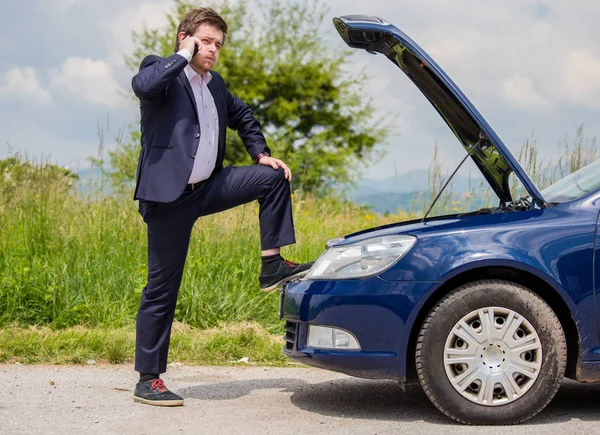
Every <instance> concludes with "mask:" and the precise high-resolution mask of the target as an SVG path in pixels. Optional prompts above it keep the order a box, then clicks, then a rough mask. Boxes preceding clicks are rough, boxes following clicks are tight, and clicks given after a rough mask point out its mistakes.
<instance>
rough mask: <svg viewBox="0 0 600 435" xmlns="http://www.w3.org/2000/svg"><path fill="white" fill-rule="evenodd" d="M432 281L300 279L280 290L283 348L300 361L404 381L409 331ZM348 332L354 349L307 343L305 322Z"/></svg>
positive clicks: (292, 357)
mask: <svg viewBox="0 0 600 435" xmlns="http://www.w3.org/2000/svg"><path fill="white" fill-rule="evenodd" d="M437 284H438V283H432V282H416V281H385V280H382V279H381V278H378V277H372V278H367V279H362V280H340V281H308V280H306V281H300V282H294V283H290V284H288V285H287V286H285V287H284V288H283V290H282V292H281V303H280V317H281V318H283V319H285V320H286V325H285V329H286V333H285V337H284V338H285V347H284V349H283V352H284V353H285V354H286V355H287V356H288V357H290V358H291V359H294V360H296V361H298V362H301V363H303V364H307V365H311V366H315V367H320V368H324V369H327V370H333V371H338V372H342V373H346V374H349V375H352V376H357V377H363V378H372V379H395V380H400V381H402V380H404V377H405V371H406V354H407V347H408V342H409V337H410V332H411V328H412V325H413V323H414V319H415V317H416V314H417V312H418V309H419V307H420V305H421V304H422V302H423V301H424V299H425V296H426V295H427V294H429V293H430V292H431V291H433V290H434V289H435V287H436V286H437ZM311 324H313V325H321V326H331V327H335V328H341V329H345V330H347V331H350V332H351V333H352V334H354V335H355V337H356V338H357V339H358V342H359V344H360V346H361V349H360V350H359V351H356V350H354V351H352V350H337V349H317V348H311V347H309V346H308V344H307V343H308V327H309V325H311Z"/></svg>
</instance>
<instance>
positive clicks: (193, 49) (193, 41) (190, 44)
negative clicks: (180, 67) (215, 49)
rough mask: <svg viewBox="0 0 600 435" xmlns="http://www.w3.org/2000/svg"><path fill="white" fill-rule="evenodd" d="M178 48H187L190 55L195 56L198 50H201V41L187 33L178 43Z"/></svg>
mask: <svg viewBox="0 0 600 435" xmlns="http://www.w3.org/2000/svg"><path fill="white" fill-rule="evenodd" d="M179 47H180V48H187V49H188V50H189V52H190V53H192V57H194V56H196V55H197V54H198V52H199V51H201V50H202V43H201V42H200V40H199V39H198V38H196V37H195V36H192V35H188V36H187V37H186V38H185V39H184V40H182V41H181V42H180V43H179Z"/></svg>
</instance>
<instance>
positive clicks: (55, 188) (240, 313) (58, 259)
mask: <svg viewBox="0 0 600 435" xmlns="http://www.w3.org/2000/svg"><path fill="white" fill-rule="evenodd" d="M2 171H3V173H1V174H0V193H1V194H2V197H1V198H0V199H1V200H0V228H1V232H2V237H0V327H1V326H6V325H8V324H17V325H50V326H51V327H53V328H64V327H68V326H73V325H86V326H92V327H93V326H98V325H111V326H114V327H120V326H124V325H129V324H132V323H133V322H134V319H135V315H136V313H137V307H138V304H139V300H140V295H141V292H142V289H143V287H144V285H145V283H146V279H147V266H146V226H145V224H144V223H143V221H142V219H141V218H140V216H139V214H138V212H137V209H136V203H135V202H134V201H132V200H131V196H130V194H127V195H112V196H103V195H102V191H103V189H102V186H96V188H95V189H91V190H90V189H84V191H86V192H91V193H88V194H86V195H83V194H80V193H78V192H77V191H76V190H74V189H72V188H69V184H72V179H71V178H70V177H69V176H68V175H64V174H61V173H60V170H57V168H56V167H53V166H51V165H39V164H34V163H32V162H29V161H27V160H23V159H19V158H14V159H12V161H11V163H10V164H8V165H5V167H4V168H3V169H2ZM294 217H295V223H296V238H297V240H298V243H296V244H295V245H293V246H290V247H288V248H283V253H284V255H285V256H286V257H288V258H290V259H292V260H294V261H309V260H314V259H315V258H316V257H317V256H318V255H319V254H320V253H321V251H322V250H323V247H324V244H325V241H326V240H327V239H329V238H331V237H337V236H341V235H344V234H346V233H349V232H352V231H355V230H359V229H363V228H365V227H370V226H374V225H377V224H383V223H389V222H392V221H394V220H401V219H403V218H404V217H403V216H400V217H399V216H388V217H385V218H384V217H380V216H377V215H375V214H374V213H371V212H369V211H368V210H367V209H365V208H363V207H358V206H354V205H350V204H343V203H341V202H339V201H336V200H333V199H330V200H321V201H316V200H314V199H312V198H299V197H296V198H294ZM259 272H260V238H259V227H258V205H257V204H256V203H253V204H248V205H245V206H242V207H238V208H236V209H234V210H230V211H227V212H224V213H220V214H218V215H213V216H208V217H204V218H201V219H199V220H198V222H197V223H196V226H195V228H194V231H193V234H192V240H191V244H190V248H189V253H188V259H187V263H186V269H185V273H184V278H183V285H182V288H181V290H180V294H179V300H178V304H177V309H176V319H177V320H178V321H180V322H182V323H186V324H189V325H193V326H196V327H200V328H208V327H213V326H218V325H221V324H224V323H232V322H240V321H256V322H259V323H260V324H262V325H263V326H264V327H266V328H276V327H277V326H278V325H279V323H280V322H279V320H278V318H277V311H278V310H277V308H278V297H277V293H275V294H263V293H260V291H259V286H258V274H259Z"/></svg>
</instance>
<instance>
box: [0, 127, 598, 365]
mask: <svg viewBox="0 0 600 435" xmlns="http://www.w3.org/2000/svg"><path fill="white" fill-rule="evenodd" d="M561 147H562V148H561V150H562V152H561V156H560V158H559V161H558V166H557V165H554V164H552V163H551V162H543V161H541V159H540V158H539V157H538V154H537V144H536V143H535V140H534V139H528V140H527V141H526V142H525V144H524V146H523V148H522V151H521V154H520V159H521V161H522V162H523V165H524V166H525V168H526V170H527V171H528V173H530V174H533V178H534V180H535V181H536V182H538V185H539V186H540V187H544V186H545V185H547V184H549V183H550V182H551V181H554V180H555V179H557V178H560V177H562V176H564V175H566V174H568V173H570V172H571V171H574V170H576V169H578V168H579V167H580V166H582V165H584V164H586V163H589V162H590V161H592V160H594V159H595V158H596V141H595V139H593V140H592V141H589V140H587V139H585V137H584V135H583V127H580V128H579V129H578V130H577V134H576V135H575V138H574V139H573V140H570V139H569V138H566V139H565V141H564V143H562V144H561ZM436 149H437V148H436ZM557 168H558V169H557ZM74 181H75V180H74V179H73V176H72V174H70V173H69V171H67V170H65V169H63V168H58V167H56V166H53V165H48V164H35V163H33V162H31V161H29V160H26V159H20V158H18V157H11V158H9V159H5V160H0V231H1V235H2V237H0V328H2V327H7V326H8V325H11V327H12V325H16V326H17V327H26V326H31V325H37V326H47V327H50V328H51V329H52V330H60V329H64V328H71V327H75V326H82V327H84V328H116V329H117V330H122V331H125V330H130V329H131V328H132V327H133V325H134V322H135V316H136V313H137V308H138V304H139V301H140V296H141V292H142V289H143V288H144V285H145V283H146V279H147V269H146V226H145V224H144V223H143V222H142V219H141V218H140V216H139V214H138V212H137V209H136V203H135V202H134V201H132V200H131V192H130V191H129V190H128V189H122V190H121V191H123V192H124V193H121V194H115V195H112V196H110V197H106V196H105V195H103V194H102V191H103V190H102V189H103V186H102V185H100V186H95V188H93V189H91V190H90V191H91V192H92V194H88V195H83V194H81V193H77V192H76V191H75V189H74V188H73V184H74ZM443 181H444V176H442V165H441V162H440V157H439V156H438V154H437V152H436V153H435V154H434V156H433V161H432V164H431V168H430V184H431V190H432V192H434V193H435V192H437V191H439V188H440V186H441V185H442V184H443ZM513 188H514V190H515V191H517V190H518V186H516V185H515V186H513ZM293 203H294V221H295V224H296V238H297V241H298V243H296V244H295V245H292V246H290V247H285V248H283V250H282V253H283V255H284V256H286V257H287V258H290V259H292V260H293V261H300V262H304V261H310V260H314V259H316V258H317V256H318V255H319V254H320V253H321V252H322V250H323V248H324V245H325V242H326V241H327V240H328V239H330V238H333V237H339V236H343V235H345V234H348V233H351V232H354V231H357V230H362V229H365V228H370V227H374V226H378V225H382V224H387V223H391V222H400V221H403V220H406V219H408V218H410V217H413V216H412V215H411V214H408V213H403V212H399V213H398V214H397V215H389V216H379V215H377V214H375V213H372V212H370V211H369V210H367V209H365V208H364V207H359V206H356V205H353V204H348V203H343V202H342V201H339V200H337V199H333V198H322V199H315V198H311V197H300V196H297V195H295V197H294V201H293ZM465 206H468V200H467V201H466V202H463V203H460V202H459V201H456V200H455V199H454V198H453V196H452V194H451V192H448V193H447V194H445V195H443V196H442V198H441V199H440V201H439V204H438V206H437V207H436V210H435V214H449V213H456V212H459V211H462V208H463V207H465ZM413 209H414V210H419V211H420V210H424V209H425V207H422V205H420V204H416V205H415V207H414V208H413ZM259 271H260V240H259V227H258V205H257V204H256V203H252V204H248V205H245V206H242V207H238V208H235V209H233V210H229V211H227V212H224V213H219V214H217V215H212V216H207V217H204V218H201V219H199V220H198V222H197V223H196V226H195V228H194V231H193V233H192V238H191V243H190V248H189V252H188V259H187V263H186V268H185V272H184V277H183V284H182V287H181V290H180V293H179V298H178V303H177V309H176V313H175V319H176V320H177V321H178V322H180V323H183V324H186V325H189V326H191V327H194V328H200V329H207V328H215V327H219V326H221V325H225V324H226V325H230V324H236V323H239V322H256V323H257V324H259V325H261V327H263V328H265V329H266V330H267V331H270V332H274V333H281V330H282V325H281V322H280V321H279V319H278V318H277V312H278V297H277V292H275V293H271V294H263V293H260V291H259V289H258V278H257V277H258V274H259ZM119 328H120V329H119ZM86 330H88V329H86ZM103 334H108V332H106V333H103ZM103 336H106V335H103ZM123 340H125V339H117V338H115V339H114V343H115V344H114V345H113V350H112V351H111V353H110V355H113V356H110V355H109V354H108V353H107V354H106V358H107V359H115V360H116V359H118V355H120V354H123V352H124V350H125V349H126V347H127V343H128V341H123ZM92 341H93V340H92ZM175 345H176V343H174V346H175ZM190 346H191V344H190ZM0 351H4V350H3V348H2V347H0ZM204 351H207V352H210V348H208V349H205V350H204ZM105 352H107V351H106V350H105Z"/></svg>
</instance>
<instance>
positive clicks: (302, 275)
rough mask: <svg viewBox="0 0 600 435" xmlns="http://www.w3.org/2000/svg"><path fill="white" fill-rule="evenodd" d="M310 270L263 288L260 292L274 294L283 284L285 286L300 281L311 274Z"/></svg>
mask: <svg viewBox="0 0 600 435" xmlns="http://www.w3.org/2000/svg"><path fill="white" fill-rule="evenodd" d="M309 270H310V269H307V270H303V271H302V272H298V273H297V274H295V275H292V276H288V277H285V278H283V279H282V280H279V281H278V282H276V283H275V284H273V285H270V286H269V287H265V288H261V289H260V291H261V292H263V293H269V292H272V291H273V290H275V289H276V288H277V287H279V286H281V285H282V284H285V283H286V282H290V281H296V280H297V279H300V278H302V277H304V276H305V275H306V274H307V273H308V272H309Z"/></svg>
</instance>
